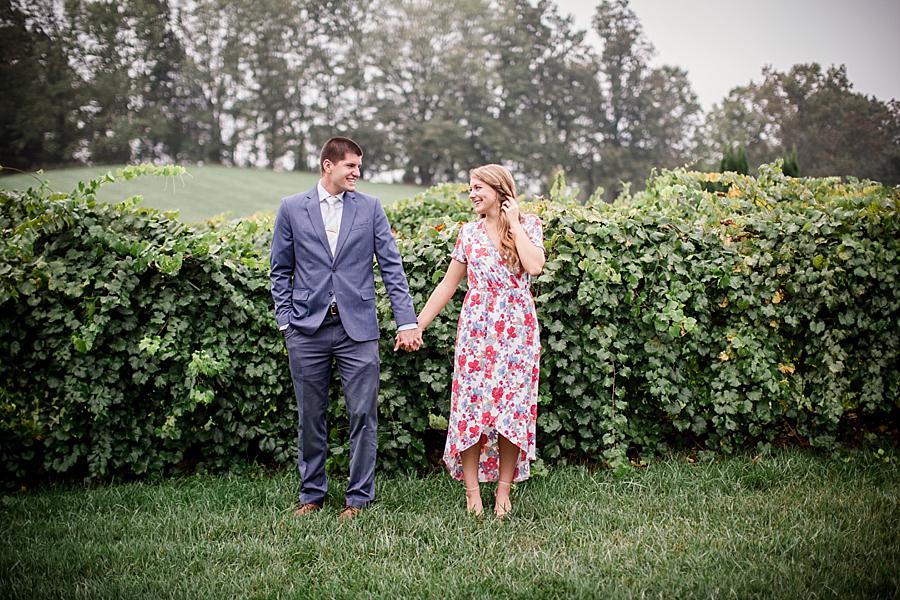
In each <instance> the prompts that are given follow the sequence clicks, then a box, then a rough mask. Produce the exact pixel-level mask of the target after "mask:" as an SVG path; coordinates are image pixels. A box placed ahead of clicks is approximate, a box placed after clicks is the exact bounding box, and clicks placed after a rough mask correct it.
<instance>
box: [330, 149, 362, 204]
mask: <svg viewBox="0 0 900 600" xmlns="http://www.w3.org/2000/svg"><path fill="white" fill-rule="evenodd" d="M361 166H362V156H357V155H355V154H351V153H350V152H348V153H346V154H344V158H342V159H341V160H339V161H338V162H336V163H333V162H331V161H330V160H327V159H326V160H325V161H323V162H322V168H323V170H324V171H325V173H324V174H323V178H324V179H325V188H326V189H327V190H328V191H329V192H331V193H333V194H340V193H341V192H352V191H354V190H356V180H357V179H359V169H360V167H361Z"/></svg>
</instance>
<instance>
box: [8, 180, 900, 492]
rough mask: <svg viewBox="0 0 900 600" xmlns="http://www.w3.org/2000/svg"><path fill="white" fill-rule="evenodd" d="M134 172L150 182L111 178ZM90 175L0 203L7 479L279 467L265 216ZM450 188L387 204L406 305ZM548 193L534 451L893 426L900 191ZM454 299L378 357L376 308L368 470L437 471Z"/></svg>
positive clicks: (285, 433) (804, 437)
mask: <svg viewBox="0 0 900 600" xmlns="http://www.w3.org/2000/svg"><path fill="white" fill-rule="evenodd" d="M170 169H171V168H170ZM140 171H151V172H153V171H157V172H158V171H159V170H158V169H157V170H154V169H152V168H146V167H144V168H139V169H132V170H129V171H124V172H123V173H122V175H123V176H133V175H134V174H135V173H137V172H140ZM162 172H163V173H166V172H167V171H165V170H163V171H162ZM169 172H170V171H169ZM105 179H106V180H111V179H112V177H111V176H109V177H107V178H105ZM101 183H102V182H100V181H98V182H91V183H88V184H86V185H81V186H79V189H78V190H76V191H74V192H73V193H71V194H65V195H58V194H57V195H54V194H51V193H49V191H48V190H46V189H45V188H40V187H39V188H34V189H31V190H27V191H24V192H2V195H0V228H2V230H3V246H2V259H0V308H2V316H0V339H2V341H3V343H2V345H0V438H2V441H0V459H2V461H3V465H4V466H3V468H4V469H5V473H4V479H5V481H7V484H12V483H13V482H18V481H22V480H26V479H28V478H31V477H34V476H35V472H36V470H43V471H44V472H45V473H46V474H48V475H55V476H59V475H64V476H74V475H79V476H87V477H90V478H94V479H106V478H109V477H114V476H124V477H134V476H146V475H157V474H165V473H171V472H174V471H178V470H180V469H187V468H190V469H196V468H201V469H210V470H228V469H234V468H237V467H239V466H240V465H242V464H244V463H246V462H249V461H257V462H264V463H276V464H288V463H291V462H293V460H294V456H295V445H294V440H295V439H296V432H295V427H296V425H295V419H296V417H295V415H296V413H295V406H294V400H293V391H292V387H291V382H290V375H289V371H288V365H287V356H286V353H285V350H284V344H283V342H282V338H281V336H280V334H279V333H278V332H277V328H276V326H275V322H274V318H273V316H272V310H271V298H270V295H269V291H268V246H269V242H270V239H271V228H272V218H271V216H260V217H256V218H253V219H247V220H245V221H242V222H233V223H226V222H221V221H212V222H209V223H207V224H205V225H203V226H200V227H189V226H186V225H184V224H182V223H180V222H178V221H177V220H176V219H175V218H174V216H173V215H169V214H164V213H158V212H156V211H153V210H149V209H144V208H140V207H138V206H137V205H136V201H135V200H133V199H130V200H128V201H125V202H123V203H120V204H117V205H106V204H102V203H99V202H97V201H96V199H95V194H96V189H97V187H98V186H99V185H100V184H101ZM709 184H716V185H717V186H721V189H723V190H728V192H727V193H725V192H720V193H710V192H709V191H706V189H708V188H709ZM463 189H464V187H462V186H441V187H438V188H432V189H431V190H429V191H427V192H425V193H424V194H421V195H420V196H417V197H416V198H414V199H411V200H408V201H403V202H399V203H397V204H395V205H393V206H391V207H389V209H388V212H389V217H390V219H391V222H392V224H393V226H394V227H395V230H396V231H397V236H398V245H399V246H400V249H401V253H402V254H403V256H404V263H405V266H406V270H407V274H408V277H409V282H410V288H411V291H412V294H413V297H414V301H415V304H416V306H417V307H419V308H421V306H423V305H424V302H425V300H426V299H427V296H428V294H429V293H430V292H431V290H432V289H433V287H434V285H435V284H436V283H437V282H438V281H439V280H440V278H441V277H442V276H443V273H444V271H445V270H446V266H447V263H448V261H449V252H450V249H451V248H452V246H453V243H454V241H455V238H456V234H457V232H458V225H459V222H460V221H465V220H469V219H471V218H472V214H471V209H470V206H469V203H468V202H467V201H465V200H464V199H462V198H461V195H460V193H461V192H462V190H463ZM554 189H555V190H556V191H555V193H554V197H553V198H550V199H543V198H537V199H534V200H532V201H530V202H526V203H525V210H527V211H530V212H535V213H536V214H538V215H539V216H540V217H541V219H542V220H543V223H544V233H545V244H546V248H547V255H548V260H547V264H546V267H545V271H544V273H543V274H542V275H541V276H540V277H539V278H538V279H537V280H536V281H535V283H534V294H535V297H536V302H537V306H538V314H539V319H540V324H541V327H542V336H541V339H542V344H543V355H542V366H541V385H540V392H539V393H540V407H539V417H538V427H539V432H538V448H539V452H540V454H541V456H542V457H543V459H544V460H546V461H547V462H550V463H559V462H566V461H577V462H589V463H595V464H599V463H602V464H606V465H608V466H612V467H615V468H619V469H624V468H627V466H628V464H629V461H630V460H634V459H636V458H638V456H641V457H647V456H651V455H653V454H654V453H657V452H660V451H662V450H664V449H667V448H687V449H692V450H711V451H716V452H726V453H727V452H733V451H735V450H739V449H747V448H757V449H761V450H765V449H766V448H768V447H769V446H771V445H772V444H785V443H792V444H802V445H813V446H816V447H825V448H828V447H834V445H835V444H837V443H839V441H840V436H841V435H842V434H852V435H855V436H859V435H861V434H871V432H877V431H879V430H882V429H884V428H885V427H893V426H894V424H895V423H896V417H897V412H898V403H897V398H898V394H897V392H898V374H897V369H896V365H897V364H898V360H897V359H898V338H897V335H896V331H897V322H898V316H900V312H898V307H900V298H898V291H897V289H898V287H897V276H898V260H897V256H898V251H900V241H898V240H900V235H898V233H900V232H898V200H900V191H898V189H894V190H891V189H887V188H884V187H883V186H881V185H879V184H875V183H872V182H859V181H855V180H851V181H849V182H843V181H841V180H839V179H837V178H830V179H799V178H798V179H795V178H788V177H785V176H784V175H783V174H782V173H781V172H780V170H779V169H778V166H777V165H774V166H765V165H764V166H763V167H761V168H760V172H759V175H758V176H757V177H750V176H745V175H739V174H736V173H726V174H719V173H710V174H707V173H694V172H687V171H684V170H676V171H665V172H663V173H661V174H659V175H657V176H654V177H652V178H651V179H650V181H648V185H647V189H646V191H644V192H641V193H639V194H635V195H633V196H626V197H623V198H620V199H619V200H618V201H617V202H616V203H615V204H613V205H606V204H598V205H597V206H580V205H578V204H577V203H576V202H574V201H573V199H572V198H571V197H568V196H565V194H566V193H567V192H566V191H565V190H566V189H567V188H566V187H565V186H562V185H561V186H555V188H554ZM463 293H464V291H463V290H460V291H459V293H458V294H457V296H456V297H455V298H454V300H453V301H452V302H451V304H450V305H449V306H448V307H447V308H446V309H445V310H444V312H443V313H442V314H441V315H440V316H439V317H438V318H437V319H436V320H435V321H434V323H433V325H432V326H431V327H430V328H429V330H428V331H427V332H426V336H425V340H426V347H425V348H424V349H423V350H421V351H420V352H418V353H413V354H406V353H402V352H400V353H394V352H393V351H392V348H393V336H394V325H393V320H392V315H391V311H390V306H389V303H388V301H387V298H386V297H385V295H384V294H383V293H381V294H379V295H378V304H377V305H378V311H379V317H380V319H381V323H382V330H383V331H382V342H381V343H382V386H381V390H382V392H381V404H380V411H381V415H380V427H379V464H380V468H381V469H382V470H383V471H390V472H398V471H406V472H421V471H422V470H424V469H428V468H430V467H429V465H433V464H434V463H435V462H436V461H437V460H438V459H439V455H440V451H441V449H442V443H443V433H444V432H443V428H444V427H446V415H447V412H448V409H449V385H450V379H451V374H452V364H453V344H454V340H455V334H456V331H455V327H456V320H457V317H458V314H459V308H460V301H461V299H462V294H463ZM334 387H335V389H334V390H333V393H334V395H333V398H337V397H338V396H337V383H336V381H335V382H334ZM329 412H330V420H329V423H330V425H329V427H330V429H329V437H330V446H331V458H330V463H329V468H330V469H332V470H335V469H340V468H345V467H346V461H347V450H346V436H347V423H346V417H345V411H344V408H343V403H342V402H340V401H335V402H333V404H332V406H331V408H330V411H329Z"/></svg>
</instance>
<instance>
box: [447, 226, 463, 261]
mask: <svg viewBox="0 0 900 600" xmlns="http://www.w3.org/2000/svg"><path fill="white" fill-rule="evenodd" d="M465 230H466V226H465V225H463V226H461V227H460V228H459V233H458V234H457V236H456V245H455V246H453V252H451V253H450V258H452V259H453V260H455V261H458V262H461V263H463V264H465V263H466V249H465V247H464V242H463V237H464V232H465Z"/></svg>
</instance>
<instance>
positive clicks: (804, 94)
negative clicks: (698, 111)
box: [703, 63, 900, 184]
mask: <svg viewBox="0 0 900 600" xmlns="http://www.w3.org/2000/svg"><path fill="white" fill-rule="evenodd" d="M703 135H704V137H705V141H706V156H709V155H710V153H711V152H713V151H714V150H712V149H713V148H718V147H721V144H722V143H723V142H726V141H727V142H739V143H743V144H745V145H746V147H747V153H748V155H750V156H751V157H752V158H753V161H754V165H753V166H755V165H756V164H760V163H763V162H770V161H772V160H774V159H775V158H777V157H779V156H782V155H786V153H787V151H788V149H789V148H791V149H793V153H794V158H797V157H799V160H800V161H802V162H803V164H804V173H805V174H806V175H809V176H829V175H852V176H856V177H863V178H870V179H876V180H879V181H883V182H884V183H887V184H896V183H900V169H898V168H897V165H898V163H900V111H898V110H897V103H896V102H895V101H892V102H890V103H884V102H881V101H879V100H877V99H876V98H874V97H867V96H864V95H862V94H859V93H856V92H854V91H853V86H852V84H851V83H850V81H849V79H848V77H847V71H846V68H845V67H844V66H843V65H842V66H839V67H831V68H829V69H827V70H823V69H822V67H821V66H820V65H818V64H816V63H812V64H798V65H794V66H793V67H791V69H790V70H789V71H788V72H786V73H781V72H778V71H776V70H774V69H772V68H771V67H767V68H766V69H764V70H763V80H762V81H761V82H758V83H751V84H750V85H748V86H744V87H740V88H735V89H733V90H732V91H731V92H730V93H729V95H728V97H726V98H725V100H723V102H722V103H721V104H719V105H716V106H714V107H713V110H712V111H711V112H710V114H709V115H708V117H707V120H706V123H705V125H704V128H703ZM785 163H786V165H787V163H788V161H787V160H786V161H785Z"/></svg>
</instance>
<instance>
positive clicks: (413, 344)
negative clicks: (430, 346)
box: [394, 327, 422, 352]
mask: <svg viewBox="0 0 900 600" xmlns="http://www.w3.org/2000/svg"><path fill="white" fill-rule="evenodd" d="M421 347H422V330H421V329H420V328H419V327H416V328H415V329H407V330H404V331H398V332H397V340H396V342H395V343H394V352H396V351H397V350H398V349H403V350H405V351H407V352H411V351H414V350H418V349H419V348H421Z"/></svg>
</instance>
